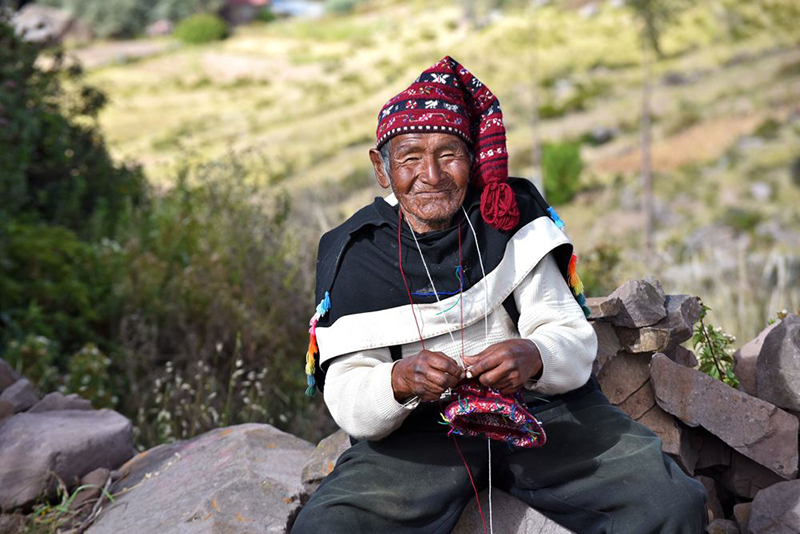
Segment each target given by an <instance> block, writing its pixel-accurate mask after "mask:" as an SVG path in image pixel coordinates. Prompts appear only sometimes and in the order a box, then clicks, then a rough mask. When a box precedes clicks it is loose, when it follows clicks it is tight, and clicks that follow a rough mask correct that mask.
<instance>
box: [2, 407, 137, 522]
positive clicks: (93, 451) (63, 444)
mask: <svg viewBox="0 0 800 534" xmlns="http://www.w3.org/2000/svg"><path fill="white" fill-rule="evenodd" d="M132 454H133V432H132V427H131V422H130V421H129V420H128V419H127V418H125V417H123V416H122V415H120V414H118V413H117V412H114V411H112V410H97V411H86V410H64V411H58V412H42V413H20V414H17V415H15V416H13V417H11V418H9V419H7V420H6V421H5V422H4V423H3V425H2V426H0V509H4V510H10V509H12V508H16V507H21V506H26V505H28V504H30V503H32V502H33V501H34V500H36V498H37V497H39V495H41V494H43V493H45V494H46V493H48V492H52V490H53V489H54V488H55V486H54V484H53V482H54V480H53V477H52V475H56V476H57V477H59V478H60V479H61V480H63V481H64V482H65V483H66V484H67V486H69V487H72V486H74V485H75V484H76V483H77V482H78V481H79V480H80V478H81V477H82V476H83V475H85V474H87V473H89V472H90V471H92V470H94V469H97V468H98V467H106V468H109V469H113V468H116V467H117V466H119V465H120V464H122V463H123V462H124V461H125V460H127V459H128V458H130V457H131V455H132Z"/></svg>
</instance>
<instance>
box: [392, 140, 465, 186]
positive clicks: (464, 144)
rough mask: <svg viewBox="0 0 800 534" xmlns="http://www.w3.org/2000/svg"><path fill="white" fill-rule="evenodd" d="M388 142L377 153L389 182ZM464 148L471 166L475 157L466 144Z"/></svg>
mask: <svg viewBox="0 0 800 534" xmlns="http://www.w3.org/2000/svg"><path fill="white" fill-rule="evenodd" d="M389 141H391V139H389V140H388V141H386V142H385V143H383V144H382V145H381V148H380V149H378V151H379V152H380V155H381V164H382V165H383V172H384V174H386V177H387V178H389V179H390V180H391V179H392V172H391V167H392V161H391V158H390V156H389ZM464 147H465V148H466V150H467V156H469V164H470V166H471V165H472V164H473V162H474V161H475V155H474V154H473V153H472V149H470V147H469V145H468V144H467V143H464Z"/></svg>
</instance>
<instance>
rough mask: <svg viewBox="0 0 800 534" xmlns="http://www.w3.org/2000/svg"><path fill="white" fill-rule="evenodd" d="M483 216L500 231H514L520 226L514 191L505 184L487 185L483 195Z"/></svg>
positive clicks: (494, 183)
mask: <svg viewBox="0 0 800 534" xmlns="http://www.w3.org/2000/svg"><path fill="white" fill-rule="evenodd" d="M481 215H483V220H484V221H486V224H488V225H490V226H493V227H495V228H497V229H498V230H513V229H514V228H516V227H517V224H519V206H517V198H516V197H515V196H514V190H513V189H511V186H510V185H508V184H507V183H505V182H502V183H498V182H493V183H489V184H486V187H484V188H483V193H481Z"/></svg>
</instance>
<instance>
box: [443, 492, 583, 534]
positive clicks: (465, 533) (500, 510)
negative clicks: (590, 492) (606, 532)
mask: <svg viewBox="0 0 800 534" xmlns="http://www.w3.org/2000/svg"><path fill="white" fill-rule="evenodd" d="M479 497H480V499H481V508H482V509H483V517H484V520H485V521H486V524H487V528H488V523H489V512H488V510H489V500H488V491H483V492H481V493H480V495H479ZM492 527H493V529H492V530H494V531H495V532H502V533H503V534H570V533H571V532H572V531H571V530H568V529H566V528H564V527H562V526H561V525H559V524H558V523H556V522H555V521H553V520H551V519H548V518H547V517H545V516H543V515H542V514H541V513H539V512H537V511H536V510H534V509H533V508H531V507H530V506H528V505H527V504H525V503H524V502H522V501H520V500H519V499H517V498H516V497H512V496H511V495H509V494H508V493H506V492H504V491H501V490H498V489H496V488H495V489H493V490H492ZM474 532H483V522H482V521H481V516H480V512H479V511H478V503H477V501H476V500H475V498H474V497H473V498H472V500H471V501H470V502H469V504H467V507H466V508H465V509H464V512H463V513H462V514H461V518H460V519H459V520H458V523H456V526H455V528H454V529H453V530H452V533H453V534H473V533H474Z"/></svg>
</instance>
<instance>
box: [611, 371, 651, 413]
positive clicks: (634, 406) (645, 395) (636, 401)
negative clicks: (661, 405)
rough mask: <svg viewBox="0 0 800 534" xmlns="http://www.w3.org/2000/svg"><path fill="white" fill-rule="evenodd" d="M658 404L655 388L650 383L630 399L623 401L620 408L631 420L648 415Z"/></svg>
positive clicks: (635, 392)
mask: <svg viewBox="0 0 800 534" xmlns="http://www.w3.org/2000/svg"><path fill="white" fill-rule="evenodd" d="M655 404H656V397H655V395H654V394H653V386H652V385H651V384H650V381H649V380H648V381H647V382H645V383H644V385H642V387H640V388H639V389H637V390H636V391H634V392H633V393H632V394H631V396H630V397H628V398H627V399H625V400H624V401H622V402H621V403H620V404H619V405H618V407H619V409H620V410H622V411H623V412H625V413H626V414H628V416H630V418H631V419H639V418H640V417H641V416H643V415H644V414H646V413H647V412H648V411H649V410H650V409H651V408H652V407H653V406H655Z"/></svg>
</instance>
